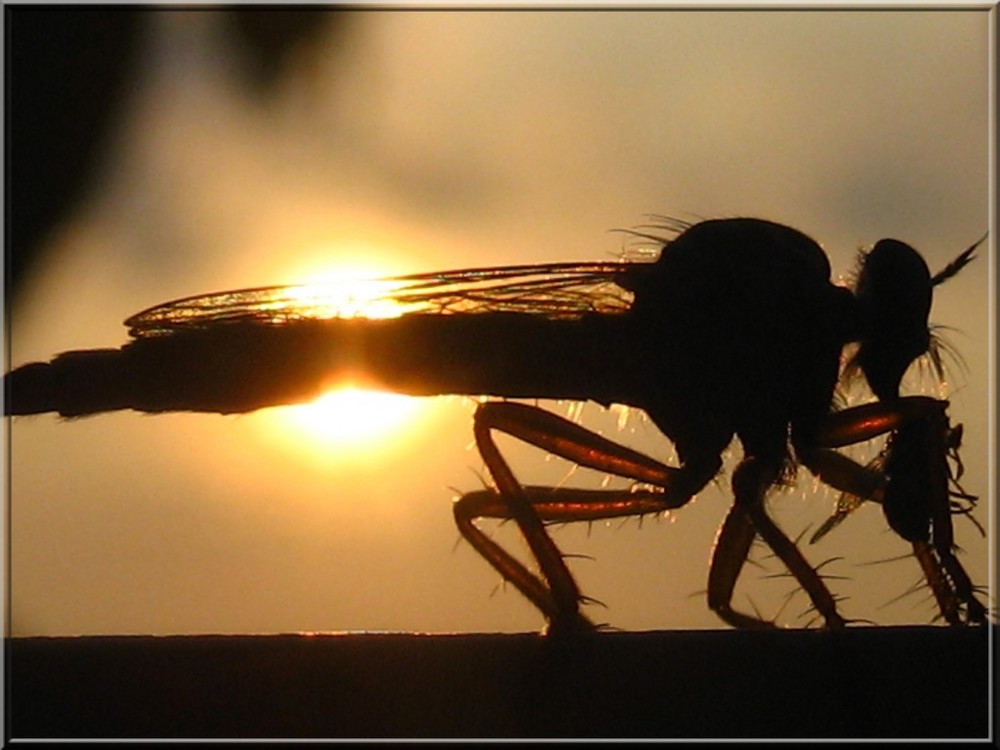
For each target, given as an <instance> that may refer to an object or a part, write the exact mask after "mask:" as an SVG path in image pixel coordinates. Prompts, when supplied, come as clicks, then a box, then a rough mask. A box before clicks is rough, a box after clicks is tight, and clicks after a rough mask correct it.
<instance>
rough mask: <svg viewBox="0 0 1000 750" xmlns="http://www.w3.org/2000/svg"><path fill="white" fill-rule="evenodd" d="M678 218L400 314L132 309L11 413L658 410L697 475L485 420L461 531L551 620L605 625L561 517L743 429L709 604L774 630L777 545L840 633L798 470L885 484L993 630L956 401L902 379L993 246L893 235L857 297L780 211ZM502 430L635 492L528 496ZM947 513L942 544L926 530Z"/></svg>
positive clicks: (939, 527) (864, 486)
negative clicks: (838, 396) (858, 380)
mask: <svg viewBox="0 0 1000 750" xmlns="http://www.w3.org/2000/svg"><path fill="white" fill-rule="evenodd" d="M659 229H660V230H662V231H664V232H666V233H668V234H671V235H674V236H672V237H667V238H659V237H656V238H655V239H657V240H659V241H660V242H661V243H662V245H663V247H662V251H661V252H660V254H659V257H658V258H656V259H655V260H654V261H650V262H626V261H620V262H607V263H564V264H553V265H531V266H509V267H496V268H481V269H466V270H459V271H448V272H444V273H430V274H419V275H413V276H404V277H398V278H395V279H390V280H387V282H388V283H389V284H390V287H391V288H390V289H388V290H387V291H384V292H383V293H381V294H380V295H378V299H379V300H381V301H382V302H384V303H391V304H392V305H394V306H396V308H395V311H394V312H393V313H391V314H392V315H393V317H385V318H382V319H375V318H371V317H345V316H344V315H343V313H342V312H338V311H337V310H336V309H331V308H330V307H329V305H328V304H327V302H326V301H325V298H324V296H323V295H321V294H320V295H317V294H315V290H312V289H310V288H306V287H264V288H258V289H246V290H238V291H232V292H222V293H218V294H210V295H206V296H198V297H189V298H185V299H181V300H176V301H174V302H169V303H167V304H164V305H160V306H157V307H154V308H151V309H149V310H146V311H144V312H141V313H139V314H137V315H135V316H133V317H131V318H129V319H128V320H127V321H126V325H127V326H128V327H129V329H130V333H131V335H132V336H133V337H134V338H133V340H132V341H130V342H129V343H127V344H126V345H125V346H123V347H122V348H121V349H107V350H87V351H75V352H66V353H64V354H61V355H58V356H57V357H55V358H54V359H53V360H52V361H51V362H48V363H33V364H28V365H24V366H22V367H19V368H17V369H15V370H14V371H12V372H11V373H9V374H8V375H7V376H6V378H5V380H6V383H5V384H6V386H7V388H8V396H9V397H8V399H7V402H6V405H7V411H8V413H10V414H32V413H38V412H46V411H56V412H59V413H60V414H62V415H66V416H80V415H85V414H93V413H97V412H102V411H108V410H113V409H136V410H139V411H146V412H162V411H172V410H189V411H207V412H220V413H231V412H245V411H251V410H253V409H257V408H261V407H264V406H272V405H277V404H287V403H295V402H302V401H308V400H311V399H313V398H315V397H316V396H318V395H320V393H321V392H322V391H323V390H324V389H326V388H329V387H330V385H331V383H336V381H337V380H338V378H343V377H346V376H348V375H349V376H350V377H351V379H352V381H354V382H359V381H360V382H361V384H362V385H364V386H365V387H370V388H380V389H386V390H391V391H397V392H401V393H407V394H413V395H435V394H469V395H487V396H494V397H502V398H513V399H517V398H556V399H577V400H592V401H595V402H597V403H599V404H602V405H605V406H608V405H610V404H613V403H618V404H624V405H627V406H631V407H637V408H641V409H643V410H644V411H645V412H646V414H647V415H648V416H649V417H650V419H651V420H652V421H653V422H654V423H655V424H656V425H657V427H658V428H659V429H660V430H661V431H662V432H663V433H664V434H665V435H666V436H667V437H668V438H669V439H670V440H671V441H672V442H673V443H674V445H675V446H676V449H677V455H678V457H679V462H680V463H679V466H677V467H671V466H667V465H665V464H663V463H660V462H659V461H656V460H655V459H653V458H650V457H648V456H646V455H643V454H641V453H638V452H636V451H634V450H631V449H629V448H625V447H623V446H620V445H618V444H616V443H614V442H612V441H610V440H607V439H605V438H603V437H600V436H599V435H597V434H595V433H593V432H590V431H588V430H586V429H584V428H582V427H580V426H579V425H577V424H575V423H573V422H571V421H569V420H566V419H563V418H562V417H559V416H556V415H554V414H551V413H549V412H546V411H543V410H541V409H539V408H537V407H534V406H529V405H526V404H523V403H516V402H507V401H488V402H485V403H483V404H481V405H480V407H479V408H478V410H477V411H476V414H475V418H474V425H473V429H474V434H475V440H476V444H477V446H478V448H479V451H480V453H481V454H482V457H483V459H484V461H485V463H486V466H487V468H488V469H489V472H490V474H491V475H492V477H493V480H494V481H495V483H496V488H495V489H488V490H481V491H477V492H471V493H468V494H466V495H464V496H462V497H461V498H459V499H458V500H457V501H456V503H455V505H454V513H455V518H456V521H457V524H458V527H459V529H460V530H461V533H462V534H463V535H464V537H465V538H466V539H467V540H468V541H469V542H470V543H471V544H472V545H473V546H474V547H475V548H476V549H477V550H478V551H479V552H480V554H481V555H482V556H483V557H484V558H485V559H486V560H487V561H488V562H489V563H490V564H491V565H492V566H493V567H494V568H496V569H497V570H498V571H499V572H500V573H501V575H502V576H503V577H504V578H505V579H507V580H509V581H510V582H511V583H513V584H514V586H516V587H517V589H518V590H519V591H520V592H521V593H522V594H523V595H524V596H526V597H527V598H528V599H529V600H530V601H531V602H532V603H533V604H534V605H535V606H536V607H537V608H538V609H539V611H541V613H542V614H543V615H544V616H545V618H546V620H547V621H548V627H549V629H550V631H576V630H589V629H592V628H593V627H594V626H593V625H592V623H591V622H590V621H589V620H588V619H587V618H586V617H585V616H584V615H583V614H582V613H581V612H580V602H581V600H582V597H581V594H580V591H579V589H578V587H577V584H576V582H575V580H574V578H573V576H572V575H571V574H570V572H569V570H568V568H567V567H566V563H565V561H564V559H563V556H562V554H561V553H560V551H559V549H558V548H557V547H556V546H555V544H554V543H553V542H552V539H551V538H550V536H549V534H548V532H547V531H546V528H545V526H546V523H548V522H553V521H580V520H594V519H603V518H611V517H616V516H627V515H637V514H643V513H653V512H661V511H664V510H668V509H673V508H678V507H680V506H682V505H684V504H685V503H687V502H688V501H689V500H690V499H691V497H692V496H693V495H694V494H695V493H697V492H699V491H700V490H701V489H702V488H703V487H704V486H705V485H706V484H707V483H708V482H709V481H710V480H711V479H712V478H713V477H714V476H715V475H716V473H717V472H718V471H719V469H720V467H721V465H722V458H721V454H722V452H723V451H724V450H725V449H726V447H727V446H728V445H729V443H730V442H731V440H732V439H733V437H734V436H735V437H737V438H738V439H739V441H740V443H741V444H742V447H743V454H744V455H743V459H742V460H741V461H740V463H739V465H738V466H737V467H736V469H735V471H734V473H733V477H732V488H733V493H734V503H733V506H732V508H731V509H730V510H729V513H728V515H727V516H726V518H725V520H724V522H723V524H722V526H721V528H720V531H719V534H718V538H717V541H716V545H715V549H714V551H713V554H712V560H711V566H710V570H709V580H708V603H709V606H710V607H711V608H712V609H713V610H714V611H715V612H716V613H718V614H719V616H720V617H722V618H723V619H724V620H725V621H727V622H728V623H731V624H732V625H735V626H747V627H761V626H771V625H772V623H770V622H767V621H764V620H762V619H760V618H758V617H753V616H751V615H747V614H744V613H741V612H737V611H735V610H734V609H732V607H731V604H730V602H731V598H732V593H733V589H734V587H735V584H736V581H737V578H738V576H739V573H740V570H741V568H742V567H743V564H744V562H745V560H746V557H747V553H748V551H749V548H750V546H751V544H752V542H753V541H754V539H755V537H758V536H759V537H760V538H761V539H763V541H764V542H765V543H766V544H767V545H768V546H769V547H770V548H771V549H772V550H773V551H774V552H775V553H776V555H777V556H778V557H779V558H780V559H781V561H782V562H783V563H784V564H785V566H786V567H787V568H788V570H789V571H790V572H791V574H792V575H793V576H794V577H795V579H796V580H797V581H798V583H799V584H800V585H801V586H802V588H803V589H805V591H806V592H807V594H808V595H809V597H810V599H811V600H812V604H813V606H814V607H815V609H816V610H817V612H818V613H819V614H820V615H821V616H822V617H823V618H824V620H825V622H826V624H827V625H828V626H840V625H843V624H844V622H845V621H844V619H843V618H842V617H841V615H840V614H839V613H838V611H837V606H836V603H835V599H834V597H833V595H832V594H831V593H830V591H829V589H828V588H827V586H826V584H825V582H824V581H823V580H822V578H821V577H820V576H819V575H818V574H817V572H816V570H815V569H814V568H813V567H812V566H811V565H810V564H809V563H808V562H807V561H806V559H805V558H804V557H803V556H802V554H801V552H800V551H799V550H798V548H797V547H796V545H795V544H794V543H793V542H792V541H791V540H790V539H789V538H788V537H787V536H786V535H785V534H784V533H783V532H782V531H781V530H780V529H779V528H778V527H777V526H776V525H775V524H774V522H773V521H772V520H771V519H770V517H769V516H768V514H767V513H766V512H765V508H764V498H765V495H766V493H767V491H768V490H769V489H770V488H771V487H772V486H773V485H774V484H775V483H778V482H780V481H782V480H784V479H787V478H788V477H789V476H790V475H791V473H792V472H793V471H794V470H795V467H796V466H797V465H798V464H802V465H805V466H806V467H808V468H809V469H810V470H811V471H812V472H814V473H815V474H817V475H818V476H819V477H820V478H821V479H822V480H823V481H825V482H827V483H828V484H830V485H832V486H834V487H836V488H838V489H840V490H842V491H845V492H849V493H852V494H854V495H857V496H859V497H875V496H877V495H878V494H879V493H880V492H881V493H883V495H884V497H885V499H884V502H883V504H884V505H885V507H886V508H887V509H889V508H892V509H893V510H892V511H891V512H890V522H891V523H893V524H894V528H896V530H897V531H899V532H900V533H902V534H903V535H904V536H906V535H907V534H909V533H910V531H909V528H910V526H911V524H912V525H913V526H915V527H920V529H921V531H920V532H919V533H917V534H916V536H919V537H920V539H919V540H915V544H919V545H923V546H920V547H918V548H917V556H918V558H919V559H920V561H921V564H922V565H923V566H924V567H925V572H926V574H927V576H928V580H930V581H931V586H932V588H933V590H934V592H935V594H936V595H937V596H938V598H939V601H940V602H941V607H942V611H943V612H944V611H945V609H947V610H948V612H947V613H946V614H945V616H946V617H947V618H948V619H949V621H954V622H958V621H969V622H981V621H983V620H985V613H984V610H983V608H982V606H981V605H979V604H978V602H976V600H975V597H974V596H973V593H972V590H971V584H969V586H966V584H965V581H967V580H968V577H967V576H965V573H964V570H963V569H962V568H961V565H960V564H959V563H958V560H957V559H955V557H954V555H953V554H952V551H951V548H952V544H953V543H952V540H951V534H950V528H951V527H950V517H949V516H948V515H947V512H946V511H942V497H943V498H944V499H945V500H944V507H945V508H946V507H947V476H948V474H947V463H946V456H947V455H948V451H949V448H948V447H947V442H948V434H949V432H948V430H949V427H948V423H947V417H946V416H944V406H945V403H944V402H941V401H936V400H934V399H928V398H926V397H900V396H899V384H900V381H901V379H902V376H903V373H904V372H905V371H906V369H907V368H908V366H909V365H910V364H911V362H913V361H914V360H915V359H916V358H918V357H920V356H921V355H923V354H925V353H926V352H927V351H928V349H929V348H930V347H931V336H930V333H929V330H928V324H927V316H928V313H929V311H930V305H931V290H932V288H933V286H935V285H937V284H939V283H941V282H942V281H944V280H946V279H947V278H950V277H951V276H953V275H954V274H955V273H957V272H958V271H959V270H960V269H961V268H962V267H963V266H964V265H965V264H966V263H968V262H969V261H970V260H971V259H972V256H973V252H974V250H975V248H976V246H977V245H978V244H979V243H976V245H973V246H972V247H970V248H969V249H968V250H966V251H965V252H963V253H962V254H961V255H959V256H958V257H957V258H956V260H955V261H954V262H953V263H951V264H950V265H949V266H948V267H947V268H946V269H944V270H943V271H941V272H940V273H938V274H937V275H936V276H933V277H932V276H931V274H930V273H929V271H928V270H927V266H926V264H925V263H924V261H923V259H922V258H921V257H920V255H919V254H918V253H917V252H916V251H915V250H913V249H912V248H911V247H909V246H908V245H906V244H904V243H902V242H899V241H897V240H881V241H880V242H878V243H877V244H876V245H875V247H874V248H873V249H872V250H871V252H870V253H868V254H867V255H865V256H864V259H863V264H862V266H861V269H860V272H859V275H858V280H857V285H856V289H855V290H854V291H853V292H852V291H851V290H849V289H846V288H843V287H840V286H837V285H835V284H833V283H832V282H831V280H830V265H829V261H828V259H827V257H826V255H825V254H824V252H823V250H822V249H821V248H820V247H819V245H817V244H816V243H815V242H814V241H813V240H812V239H810V238H809V237H807V236H806V235H804V234H802V233H801V232H798V231H796V230H794V229H791V228H789V227H786V226H782V225H780V224H775V223H772V222H768V221H763V220H758V219H727V220H715V221H705V222H701V223H698V224H695V225H687V224H685V223H683V222H679V221H669V222H668V224H667V225H666V226H663V227H660V228H659ZM647 236H648V237H650V238H653V236H652V235H647ZM849 342H858V344H859V346H858V351H857V355H856V358H855V362H856V365H857V367H858V368H859V370H860V371H861V372H862V373H863V374H864V377H865V379H866V380H867V382H868V383H869V384H870V386H871V388H872V390H873V392H874V393H875V394H876V396H877V397H878V399H879V401H878V402H876V403H874V404H866V405H863V406H860V407H854V408H851V409H846V410H842V411H839V412H832V411H831V409H832V406H831V404H832V399H833V393H834V388H835V386H836V384H837V381H838V377H839V373H840V367H841V353H842V350H843V349H844V347H845V345H846V344H848V343H849ZM942 420H943V422H942ZM942 425H943V426H942ZM495 431H499V432H503V433H507V434H510V435H512V436H514V437H516V438H519V439H521V440H523V441H526V442H528V443H530V444H532V445H535V446H537V447H539V448H541V449H543V450H545V451H548V452H549V453H552V454H555V455H557V456H561V457H563V458H566V459H568V460H570V461H573V462H576V463H577V464H579V465H582V466H586V467H590V468H594V469H597V470H599V471H603V472H607V473H609V474H613V475H617V476H621V477H624V478H627V479H630V480H633V481H634V482H635V485H634V486H633V487H631V488H629V489H626V490H610V489H606V490H582V489H570V488H548V487H534V486H522V485H521V484H520V483H519V482H518V481H517V479H516V478H515V477H514V474H513V473H512V471H511V470H510V468H509V466H508V465H507V463H506V461H505V460H504V458H503V456H502V455H501V454H500V452H499V450H498V449H497V446H496V443H495V441H494V437H493V433H494V432H495ZM887 432H894V433H895V436H894V438H893V442H892V445H893V448H892V449H891V450H890V452H889V454H888V457H887V458H886V460H885V467H884V470H883V471H873V470H872V469H870V468H866V467H864V466H861V465H859V464H858V463H856V462H854V461H852V460H850V459H848V458H846V457H845V456H843V455H841V454H839V453H837V452H836V451H835V450H833V449H834V448H837V447H840V446H844V445H847V444H850V443H855V442H860V441H864V440H868V439H870V438H872V437H874V436H876V435H879V434H885V433H887ZM942 441H943V444H942ZM938 459H940V462H944V466H945V469H944V470H942V469H941V468H940V466H938V468H937V469H934V470H932V471H931V474H932V476H931V480H933V481H935V482H937V483H938V484H939V485H940V484H941V483H942V482H944V485H945V489H944V490H943V491H942V490H941V489H940V487H938V488H937V489H934V490H933V491H928V492H924V491H923V488H922V487H921V486H920V482H921V480H920V479H918V478H917V472H918V469H920V470H922V467H921V466H920V464H921V462H922V461H924V460H926V461H927V462H928V463H931V462H935V461H938ZM921 476H923V475H922V474H921ZM897 490H898V491H897ZM897 497H898V498H899V499H898V500H897V499H896V498H897ZM913 503H917V504H918V505H913V507H910V504H913ZM920 503H922V505H921V504H920ZM487 516H490V517H498V518H503V519H513V520H514V521H515V522H516V523H517V525H518V527H519V528H520V530H521V532H522V534H523V536H524V538H525V540H526V541H527V543H528V546H529V547H530V549H531V552H532V554H533V555H534V557H535V559H536V560H537V562H538V565H539V568H540V574H535V573H533V572H531V571H529V570H528V569H527V568H526V567H525V566H524V565H523V564H522V563H521V562H519V561H518V560H516V559H515V558H514V557H513V556H512V555H510V554H509V553H508V552H507V551H506V550H505V549H503V548H502V547H501V546H499V545H498V544H497V543H496V542H494V541H493V540H492V539H490V538H489V537H488V536H487V535H486V534H485V533H483V532H482V531H481V530H480V529H479V528H478V527H477V525H476V523H475V521H476V519H478V518H482V517H487ZM893 519H896V520H893ZM928 523H929V524H930V525H931V526H932V527H933V529H934V535H933V539H930V538H929V537H928V538H924V537H925V535H923V531H922V529H924V528H925V527H927V524H928ZM946 529H947V531H946Z"/></svg>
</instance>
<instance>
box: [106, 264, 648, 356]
mask: <svg viewBox="0 0 1000 750" xmlns="http://www.w3.org/2000/svg"><path fill="white" fill-rule="evenodd" d="M645 265H648V264H647V263H640V262H629V261H617V262H607V263H554V264H541V265H520V266H497V267H493V268H470V269H462V270H456V271H444V272H438V273H424V274H414V275H410V276H396V277H388V278H382V279H362V280H351V281H344V282H339V281H338V282H330V283H323V284H303V285H297V286H269V287H257V288H254V289H236V290H232V291H225V292H215V293H211V294H205V295H198V296H193V297H184V298H182V299H178V300H173V301H171V302H166V303H164V304H161V305H156V306H155V307H151V308H149V309H147V310H143V311H142V312H140V313H137V314H135V315H133V316H132V317H130V318H129V319H128V320H126V321H125V325H126V326H128V328H129V333H130V334H131V335H132V336H135V337H137V338H143V337H150V336H158V335H165V334H169V333H172V332H174V331H179V330H182V329H193V328H206V327H210V326H216V325H220V324H225V323H246V322H250V323H258V324H262V325H286V324H288V323H292V322H294V321H299V320H328V319H330V318H352V317H367V318H389V317H397V316H400V315H406V314H412V313H434V314H456V313H478V312H501V311H513V312H525V313H532V314H536V315H543V316H546V317H551V318H574V317H579V316H580V315H583V314H585V313H591V312H599V313H618V312H623V311H624V310H627V309H628V307H629V305H630V304H631V301H632V296H631V293H630V292H628V291H626V290H625V289H624V288H623V287H622V286H620V285H619V284H618V283H616V282H617V280H618V279H619V278H621V276H622V274H625V273H635V272H636V271H637V270H639V269H640V268H641V267H642V266H645Z"/></svg>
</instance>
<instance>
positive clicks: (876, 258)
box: [855, 239, 931, 399]
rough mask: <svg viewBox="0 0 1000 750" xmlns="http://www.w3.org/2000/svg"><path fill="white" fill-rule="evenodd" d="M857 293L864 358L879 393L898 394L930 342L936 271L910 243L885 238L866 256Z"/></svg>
mask: <svg viewBox="0 0 1000 750" xmlns="http://www.w3.org/2000/svg"><path fill="white" fill-rule="evenodd" d="M855 294H856V296H857V299H858V306H859V309H860V311H861V316H862V340H861V347H860V349H859V352H858V362H859V364H860V365H861V369H862V371H863V372H864V373H865V377H866V379H867V380H868V383H869V384H870V385H871V386H872V390H874V391H875V393H876V395H877V396H878V397H879V398H880V399H885V398H894V397H895V396H897V395H898V392H899V383H900V381H901V380H902V377H903V373H905V372H906V369H907V368H908V367H909V366H910V363H911V362H913V360H915V359H916V358H917V357H919V356H921V355H922V354H924V353H925V352H926V351H927V348H928V346H929V345H930V334H929V331H928V326H927V317H928V315H929V314H930V310H931V275H930V271H929V270H928V268H927V264H926V263H925V262H924V259H923V258H922V257H920V254H919V253H918V252H917V251H916V250H914V249H913V248H912V247H910V246H909V245H907V244H906V243H905V242H900V241H899V240H892V239H885V240H879V242H878V243H877V244H876V245H875V247H874V248H873V249H872V250H871V252H870V253H868V254H867V255H866V256H865V258H864V261H863V266H862V268H861V273H860V274H859V276H858V284H857V288H856V290H855Z"/></svg>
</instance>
